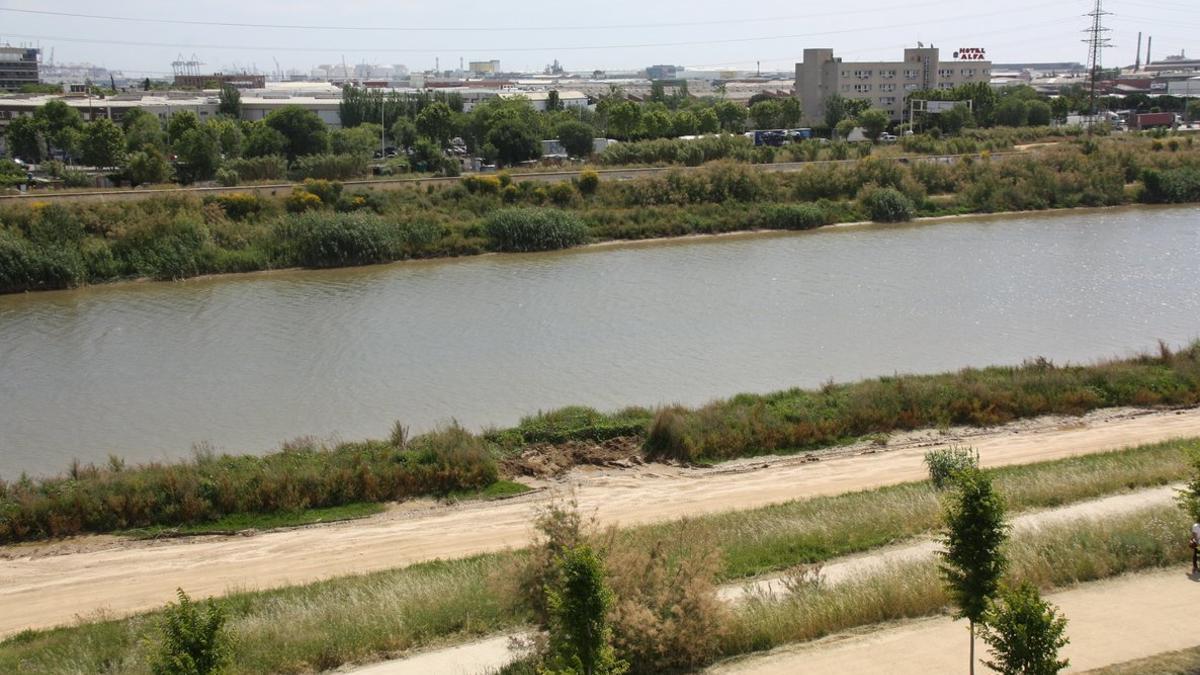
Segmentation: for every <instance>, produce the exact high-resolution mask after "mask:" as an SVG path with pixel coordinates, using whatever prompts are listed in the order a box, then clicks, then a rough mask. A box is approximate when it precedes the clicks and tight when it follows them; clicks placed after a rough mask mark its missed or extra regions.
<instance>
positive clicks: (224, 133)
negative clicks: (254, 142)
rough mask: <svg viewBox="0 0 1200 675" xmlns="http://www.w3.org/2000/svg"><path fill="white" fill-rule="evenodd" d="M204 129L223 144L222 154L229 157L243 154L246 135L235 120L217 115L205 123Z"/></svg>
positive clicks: (233, 157)
mask: <svg viewBox="0 0 1200 675" xmlns="http://www.w3.org/2000/svg"><path fill="white" fill-rule="evenodd" d="M204 130H205V131H207V132H208V133H209V134H212V137H213V138H215V139H217V143H218V144H219V145H220V146H221V154H222V155H224V156H225V157H226V158H227V159H235V158H237V157H241V156H242V146H243V145H244V141H245V137H244V136H243V135H242V127H241V125H240V124H238V123H237V122H236V121H235V120H231V119H228V118H223V117H216V118H213V119H211V120H209V121H207V122H205V123H204Z"/></svg>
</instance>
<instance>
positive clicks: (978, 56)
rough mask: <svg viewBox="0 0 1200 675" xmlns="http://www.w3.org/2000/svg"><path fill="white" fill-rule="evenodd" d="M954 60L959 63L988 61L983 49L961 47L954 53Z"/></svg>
mask: <svg viewBox="0 0 1200 675" xmlns="http://www.w3.org/2000/svg"><path fill="white" fill-rule="evenodd" d="M954 58H956V59H958V60H959V61H986V60H987V54H985V53H984V49H983V47H959V48H958V51H956V52H954Z"/></svg>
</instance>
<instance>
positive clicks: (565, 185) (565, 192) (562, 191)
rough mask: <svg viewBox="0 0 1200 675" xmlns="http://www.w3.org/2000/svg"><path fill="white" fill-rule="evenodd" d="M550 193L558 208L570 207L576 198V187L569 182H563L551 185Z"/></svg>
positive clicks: (551, 199)
mask: <svg viewBox="0 0 1200 675" xmlns="http://www.w3.org/2000/svg"><path fill="white" fill-rule="evenodd" d="M548 193H549V196H550V201H551V202H553V203H554V205H555V206H558V207H567V206H570V205H571V202H573V201H575V197H576V192H575V186H574V185H572V184H571V183H570V182H569V181H562V182H560V183H555V184H554V185H551V186H550V189H549V191H548Z"/></svg>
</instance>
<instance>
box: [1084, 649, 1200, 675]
mask: <svg viewBox="0 0 1200 675" xmlns="http://www.w3.org/2000/svg"><path fill="white" fill-rule="evenodd" d="M1197 673H1200V647H1192V648H1191V649H1181V650H1179V651H1175V652H1165V653H1162V654H1155V655H1154V656H1148V657H1146V658H1144V659H1137V660H1136V661H1127V662H1125V663H1118V664H1115V665H1112V666H1108V667H1106V668H1097V669H1095V670H1089V671H1087V673H1086V675H1197Z"/></svg>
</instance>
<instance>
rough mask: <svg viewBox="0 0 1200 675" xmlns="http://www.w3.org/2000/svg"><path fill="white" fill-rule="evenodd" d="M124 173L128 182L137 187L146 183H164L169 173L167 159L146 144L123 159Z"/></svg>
mask: <svg viewBox="0 0 1200 675" xmlns="http://www.w3.org/2000/svg"><path fill="white" fill-rule="evenodd" d="M125 173H126V175H127V176H128V178H129V182H130V183H131V184H132V185H133V186H134V187H137V186H139V185H144V184H146V183H165V182H167V179H168V178H169V177H170V175H171V167H170V166H168V165H167V159H166V158H165V157H163V155H162V153H161V152H159V151H158V149H157V148H154V147H152V146H147V147H146V148H145V149H143V150H138V151H137V152H134V153H132V154H130V155H129V156H128V157H127V158H126V160H125Z"/></svg>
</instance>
